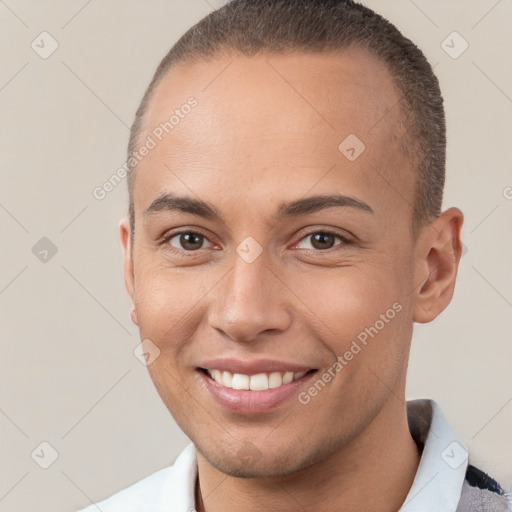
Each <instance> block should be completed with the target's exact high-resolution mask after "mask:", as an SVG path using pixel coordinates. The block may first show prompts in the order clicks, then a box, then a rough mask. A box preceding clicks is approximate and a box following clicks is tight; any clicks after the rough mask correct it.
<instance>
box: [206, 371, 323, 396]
mask: <svg viewBox="0 0 512 512" xmlns="http://www.w3.org/2000/svg"><path fill="white" fill-rule="evenodd" d="M205 371H206V373H207V374H208V375H209V377H210V378H212V379H213V380H214V381H215V382H217V384H220V385H221V386H223V387H225V388H231V389H244V390H251V391H265V390H268V389H276V388H280V387H281V386H283V385H284V384H288V383H290V382H292V381H294V380H297V379H300V378H301V377H303V376H304V375H306V373H308V371H302V372H272V373H257V374H256V375H245V374H243V373H231V372H228V371H221V370H218V369H205ZM309 371H313V370H309Z"/></svg>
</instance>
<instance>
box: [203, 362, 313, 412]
mask: <svg viewBox="0 0 512 512" xmlns="http://www.w3.org/2000/svg"><path fill="white" fill-rule="evenodd" d="M196 371H197V373H198V374H199V378H200V381H201V384H202V385H203V386H204V387H205V388H206V389H207V391H208V392H209V393H210V394H211V395H212V397H213V398H214V400H215V401H216V402H217V403H219V404H220V405H222V406H224V407H226V408H227V409H230V410H231V411H234V412H238V413H241V414H260V413H264V412H269V411H271V410H272V409H274V408H275V407H277V406H278V405H279V404H281V403H282V402H284V401H285V400H287V399H288V398H291V397H292V396H297V395H298V393H299V389H300V388H301V387H302V386H303V385H304V383H305V382H306V381H308V380H309V379H310V378H311V377H312V376H313V375H314V374H315V373H316V372H311V373H307V374H306V375H303V376H302V377H300V379H297V380H293V381H292V382H289V383H288V384H283V385H282V386H279V387H278V388H271V389H267V390H265V391H249V390H245V389H232V388H227V387H225V386H221V385H220V384H219V383H218V382H216V381H214V380H213V379H212V378H210V377H208V375H206V374H204V373H203V372H202V371H200V370H196Z"/></svg>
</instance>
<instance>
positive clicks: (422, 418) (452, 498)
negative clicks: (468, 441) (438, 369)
mask: <svg viewBox="0 0 512 512" xmlns="http://www.w3.org/2000/svg"><path fill="white" fill-rule="evenodd" d="M407 417H408V420H409V429H410V431H411V435H412V436H413V438H414V440H415V441H416V443H417V444H420V445H424V447H423V453H422V455H421V460H420V464H419V466H418V470H417V471H416V476H415V478H414V482H413V484H412V486H411V489H410V490H409V493H408V495H407V497H406V499H405V501H404V504H403V505H402V507H401V508H400V510H399V512H427V511H435V512H455V510H456V509H457V505H458V503H459V501H460V497H461V493H462V485H463V483H464V478H465V476H466V468H467V465H468V449H467V447H466V445H465V444H464V442H463V441H462V439H461V438H460V437H459V436H458V435H457V434H456V433H455V431H454V430H453V429H452V427H451V426H450V424H449V423H448V421H447V419H446V418H445V416H444V414H443V413H442V411H441V409H440V407H439V405H437V403H436V402H434V401H433V400H425V399H422V400H412V401H409V402H407Z"/></svg>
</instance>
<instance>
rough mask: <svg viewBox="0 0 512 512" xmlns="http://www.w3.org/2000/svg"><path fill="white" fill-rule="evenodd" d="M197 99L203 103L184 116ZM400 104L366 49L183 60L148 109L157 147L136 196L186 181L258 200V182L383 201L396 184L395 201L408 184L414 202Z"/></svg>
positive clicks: (148, 128) (148, 129) (148, 131)
mask: <svg viewBox="0 0 512 512" xmlns="http://www.w3.org/2000/svg"><path fill="white" fill-rule="evenodd" d="M191 97H193V98H194V100H195V101H196V102H197V105H196V106H195V107H194V108H193V109H188V108H187V109H184V110H183V111H180V108H181V107H182V106H183V105H185V104H186V103H187V101H188V100H189V98H191ZM400 100H401V96H400V93H399V91H398V89H397V88H396V87H395V85H394V84H393V79H392V77H391V74H390V73H389V71H388V69H387V67H386V66H385V64H384V63H382V62H381V61H379V60H378V59H377V58H376V57H374V56H372V55H371V54H369V53H367V52H366V51H364V50H361V49H356V48H351V49H347V50H344V51H343V52H331V53H293V52H292V53H288V54H279V55H276V54H258V55H256V56H254V57H252V58H248V57H244V56H241V55H238V54H233V55H226V56H223V57H219V58H216V59H212V60H209V61H196V62H183V63H180V64H179V65H177V66H175V67H174V68H172V69H171V70H170V71H169V72H168V73H167V74H166V76H165V77H164V78H163V79H162V81H161V82H160V83H159V85H158V86H157V88H156V89H155V91H154V94H153V97H152V99H151V101H150V104H149V106H148V110H147V116H146V122H145V132H144V133H143V138H144V137H147V136H149V137H152V138H153V139H155V142H156V147H155V148H154V149H153V150H152V151H151V152H150V154H149V155H148V156H147V157H146V158H145V159H144V161H143V162H141V164H139V170H138V176H137V180H136V181H137V183H138V184H139V183H140V185H143V187H139V185H138V186H137V187H136V189H137V190H136V193H135V195H136V196H137V195H139V199H140V200H142V201H143V202H144V203H147V202H148V201H150V200H152V199H154V197H155V196H157V195H158V194H159V193H161V191H162V190H163V189H171V188H173V187H174V186H177V185H179V186H180V188H181V186H182V183H179V181H184V180H185V182H186V183H187V184H188V185H190V187H191V188H192V189H193V190H194V191H196V190H197V191H198V192H200V191H204V192H206V193H208V194H215V192H216V191H223V192H224V193H229V191H230V190H238V191H240V190H241V189H243V190H244V194H247V195H248V196H249V195H251V194H252V195H253V196H257V194H258V193H259V192H260V191H261V190H259V189H258V187H254V186H253V185H255V184H263V183H265V182H266V183H267V185H269V186H271V183H272V184H274V185H276V186H279V190H281V191H282V190H283V187H282V185H283V184H284V183H286V182H289V184H290V185H292V183H290V180H293V185H294V186H295V187H297V190H298V189H299V188H300V187H302V189H303V192H306V190H307V189H308V188H311V186H313V184H314V183H320V182H321V184H322V185H323V186H326V187H335V188H338V187H340V186H341V187H342V188H345V189H348V190H346V192H348V193H351V192H353V191H354V190H350V189H351V187H352V188H354V187H355V188H356V189H365V190H366V191H367V193H369V194H371V192H372V190H373V192H374V193H375V194H377V195H379V196H380V198H381V199H382V198H385V197H386V194H383V191H382V188H383V183H388V186H387V188H388V189H389V190H388V195H389V196H390V198H391V197H393V198H394V199H395V200H396V194H397V189H398V188H400V189H401V190H400V191H398V193H399V194H405V196H406V197H407V196H410V195H411V194H412V190H413V186H414V179H413V174H412V172H411V165H410V163H409V162H408V161H407V160H406V158H405V156H404V155H403V153H402V151H401V150H400V138H401V137H402V133H403V128H402V117H401V114H400V107H399V103H400ZM177 111H178V112H177ZM185 112H187V113H186V114H185ZM173 114H176V115H178V117H179V120H178V119H177V117H176V116H175V122H174V123H173V126H172V129H169V127H168V129H169V133H167V132H166V131H163V133H161V132H162V126H164V125H165V123H166V122H168V121H169V119H170V117H171V116H172V115H173ZM159 127H160V130H159V129H158V128H159ZM155 130H156V132H155ZM155 133H157V134H160V137H161V140H157V139H158V137H156V136H155ZM347 151H348V152H347ZM359 153H360V156H358V155H359ZM354 156H355V157H356V158H355V159H354ZM349 157H350V158H349ZM170 170H172V171H173V172H169V171H170ZM329 170H334V172H328V171H329ZM139 174H140V176H139ZM181 178H183V179H181ZM283 180H284V181H283ZM141 188H142V191H141ZM290 190H291V189H290ZM281 193H282V192H281ZM142 196H144V197H142ZM253 199H254V198H253ZM142 206H144V205H142ZM145 206H147V204H145Z"/></svg>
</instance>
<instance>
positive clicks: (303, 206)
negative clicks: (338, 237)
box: [144, 193, 374, 223]
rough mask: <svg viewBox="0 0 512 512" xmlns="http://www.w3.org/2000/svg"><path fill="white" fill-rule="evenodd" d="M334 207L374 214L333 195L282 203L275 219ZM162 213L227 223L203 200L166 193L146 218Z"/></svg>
mask: <svg viewBox="0 0 512 512" xmlns="http://www.w3.org/2000/svg"><path fill="white" fill-rule="evenodd" d="M334 207H337V208H340V207H343V208H354V209H357V210H360V211H363V212H367V213H374V211H373V209H372V208H371V206H370V205H368V204H366V203H365V202H364V201H361V200H359V199H356V198H354V197H349V196H344V195H342V194H332V195H318V196H312V197H306V198H303V199H298V200H296V201H290V202H287V203H282V204H281V205H280V206H279V208H278V209H277V212H276V214H275V215H274V219H275V220H276V221H280V220H282V219H283V218H286V217H298V216H300V215H307V214H311V213H316V212H319V211H321V210H324V209H327V208H334ZM160 211H179V212H183V213H191V214H192V215H197V216H199V217H204V218H207V219H219V220H221V221H222V222H224V223H225V221H224V219H223V217H222V214H221V213H220V212H219V211H218V210H217V208H215V207H214V206H213V205H211V204H209V203H207V202H205V201H203V200H201V199H194V198H191V197H185V196H177V195H175V194H173V193H164V194H162V195H160V196H159V197H157V198H156V199H155V200H154V201H153V202H152V203H151V204H150V205H149V207H148V208H147V209H146V210H145V211H144V217H148V216H150V215H152V214H154V213H157V212H160Z"/></svg>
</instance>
